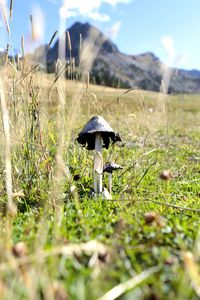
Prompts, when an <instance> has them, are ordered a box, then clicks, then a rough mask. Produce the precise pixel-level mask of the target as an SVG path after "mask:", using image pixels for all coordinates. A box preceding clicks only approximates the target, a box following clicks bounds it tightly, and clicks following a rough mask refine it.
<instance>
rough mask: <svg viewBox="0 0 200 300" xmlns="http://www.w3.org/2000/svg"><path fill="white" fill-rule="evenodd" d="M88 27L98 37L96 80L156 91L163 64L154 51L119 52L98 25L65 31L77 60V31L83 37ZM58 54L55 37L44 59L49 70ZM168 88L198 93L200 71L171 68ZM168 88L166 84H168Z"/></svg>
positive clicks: (86, 25) (94, 68)
mask: <svg viewBox="0 0 200 300" xmlns="http://www.w3.org/2000/svg"><path fill="white" fill-rule="evenodd" d="M91 30H92V31H93V32H95V36H98V39H97V40H96V41H95V44H96V45H97V46H99V52H98V54H97V56H96V59H95V60H94V63H93V66H92V70H91V74H92V76H93V78H94V79H95V82H96V83H98V84H105V85H108V86H117V85H120V86H121V87H125V88H131V87H138V88H141V89H145V90H152V91H159V90H160V86H161V82H162V78H163V73H164V69H166V68H165V66H164V64H163V63H162V62H161V61H160V60H159V58H158V57H156V56H155V55H154V54H153V53H150V52H147V53H143V54H140V55H127V54H124V53H122V52H120V51H119V50H118V48H117V46H116V45H115V44H114V43H113V42H112V41H111V40H110V39H108V38H107V37H106V36H105V35H104V34H103V33H102V32H100V31H99V30H98V29H97V28H95V27H93V26H91V25H90V24H89V23H85V24H82V23H79V22H77V23H75V24H74V25H72V26H71V27H70V28H69V29H68V31H69V34H70V37H71V44H72V56H73V57H74V58H75V61H76V63H77V64H78V63H79V40H80V34H81V35H82V40H83V41H85V40H86V39H87V38H88V37H89V36H90V32H91ZM69 55H70V52H69V49H68V48H67V50H66V57H65V58H66V59H69ZM57 58H58V40H57V41H56V42H55V44H54V46H53V47H52V48H51V49H50V50H49V52H48V55H47V61H48V66H49V70H51V71H53V66H54V64H55V61H56V59H57ZM170 72H171V77H170V83H169V89H168V91H169V92H173V93H177V92H178V93H183V92H185V93H199V92H200V71H197V70H191V71H187V70H175V69H171V70H170ZM167 88H168V87H167Z"/></svg>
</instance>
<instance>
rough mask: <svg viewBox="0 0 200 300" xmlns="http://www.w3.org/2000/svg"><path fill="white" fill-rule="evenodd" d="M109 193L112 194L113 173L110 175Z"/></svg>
mask: <svg viewBox="0 0 200 300" xmlns="http://www.w3.org/2000/svg"><path fill="white" fill-rule="evenodd" d="M108 191H109V193H110V194H111V193H112V173H108Z"/></svg>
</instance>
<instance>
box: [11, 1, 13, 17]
mask: <svg viewBox="0 0 200 300" xmlns="http://www.w3.org/2000/svg"><path fill="white" fill-rule="evenodd" d="M12 12H13V0H10V20H12Z"/></svg>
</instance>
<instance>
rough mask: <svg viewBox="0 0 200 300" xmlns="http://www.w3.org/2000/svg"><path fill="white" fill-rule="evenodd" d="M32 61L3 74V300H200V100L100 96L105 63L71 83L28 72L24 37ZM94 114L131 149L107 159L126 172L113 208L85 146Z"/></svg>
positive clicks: (112, 92) (116, 180)
mask: <svg viewBox="0 0 200 300" xmlns="http://www.w3.org/2000/svg"><path fill="white" fill-rule="evenodd" d="M12 4H13V1H11V2H10V19H11V18H12ZM5 18H6V14H5ZM7 18H8V16H7ZM31 22H32V32H34V28H33V26H34V22H33V19H32V16H31ZM6 26H7V30H8V35H9V40H10V44H11V45H10V46H11V48H12V43H11V35H10V30H9V20H7V19H6ZM55 35H56V33H55V34H54V36H53V37H52V39H51V41H50V43H49V46H50V45H51V44H52V42H53V39H54V37H55ZM95 38H96V37H95ZM33 39H34V38H33ZM72 46H73V45H71V42H70V36H69V34H68V48H69V49H70V52H71V50H72ZM86 48H87V47H86ZM93 48H94V49H93ZM96 48H97V47H96V46H95V47H94V46H93V44H92V43H91V44H89V46H88V49H89V52H90V53H93V54H94V56H95V53H96V52H97V50H98V49H96ZM83 50H84V49H83ZM92 50H93V51H92ZM22 52H23V58H22V59H21V60H19V61H17V62H14V61H9V60H8V57H6V63H5V62H4V61H3V64H4V63H5V66H4V67H2V68H1V71H0V78H2V81H3V83H2V86H1V90H0V93H1V128H0V130H1V138H0V150H1V152H0V174H1V177H0V215H1V218H0V228H1V230H0V299H2V300H4V299H5V300H8V299H16V300H18V299H20V300H21V299H22V300H23V299H33V300H35V299H48V300H49V299H56V300H61V299H62V300H64V299H80V300H82V299H83V300H84V299H91V300H93V299H101V300H103V299H104V300H105V299H126V300H127V299H141V300H150V299H151V300H152V299H168V300H172V299H180V300H182V299H198V297H199V296H200V292H199V286H200V273H199V270H198V268H199V259H200V258H199V223H200V221H199V214H200V208H199V200H200V199H199V198H200V136H199V132H200V122H199V120H200V98H199V95H189V94H188V95H165V94H161V93H160V94H159V93H154V92H146V91H141V90H137V89H133V90H129V91H126V90H122V89H114V88H107V87H102V86H101V87H100V86H95V85H89V82H88V79H89V73H88V72H89V65H90V64H91V63H92V59H93V57H89V58H90V59H89V62H88V63H87V61H85V60H87V59H85V58H84V59H83V65H82V66H81V67H83V69H84V71H85V76H84V77H83V78H82V79H83V80H82V82H77V81H76V80H75V79H73V80H70V81H67V80H66V79H65V78H64V75H63V74H62V72H61V71H62V70H63V71H64V68H63V67H61V71H60V73H59V75H58V76H57V77H55V75H52V74H51V75H47V74H46V73H45V72H42V71H40V68H39V65H37V64H35V62H34V64H33V65H32V64H28V63H27V62H28V60H29V57H28V56H27V55H26V54H25V53H24V38H23V37H22ZM83 52H84V51H83ZM6 56H7V55H6ZM85 57H86V58H87V53H86V54H85ZM1 63H2V58H1ZM32 63H33V62H32ZM87 64H88V65H87ZM72 65H73V64H70V63H69V65H68V67H67V72H68V77H70V76H71V78H73V74H72V73H70V72H71V69H70V68H74V65H73V66H72ZM59 70H60V69H59ZM59 70H58V71H59ZM63 73H64V72H63ZM4 95H5V97H4ZM93 115H102V116H103V117H104V118H105V119H106V120H107V121H108V122H109V123H110V124H111V126H112V127H113V128H114V129H115V130H116V131H118V132H119V133H120V135H121V137H122V140H123V141H122V143H118V144H115V145H111V146H110V148H109V149H108V150H104V151H103V158H104V162H106V161H110V160H112V161H114V162H116V163H118V164H120V165H122V166H123V170H120V171H119V172H116V173H114V174H113V194H112V200H108V199H107V200H106V199H102V198H101V197H96V198H93V197H92V196H91V187H92V186H93V155H94V153H93V152H92V151H87V150H86V149H85V148H82V147H81V146H80V145H78V143H77V141H76V137H77V135H78V132H79V131H80V130H81V128H82V126H83V125H84V124H85V123H86V122H87V121H88V120H89V118H91V117H92V116H93ZM166 170H169V174H170V176H169V177H170V178H169V180H162V179H161V177H162V176H161V174H162V173H163V172H164V171H166ZM107 184H108V178H107V176H104V186H107ZM186 287H187V288H186Z"/></svg>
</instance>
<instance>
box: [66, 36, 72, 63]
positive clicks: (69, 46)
mask: <svg viewBox="0 0 200 300" xmlns="http://www.w3.org/2000/svg"><path fill="white" fill-rule="evenodd" d="M67 45H68V49H69V57H70V60H71V58H72V44H71V38H70V34H69V31H68V30H67Z"/></svg>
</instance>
